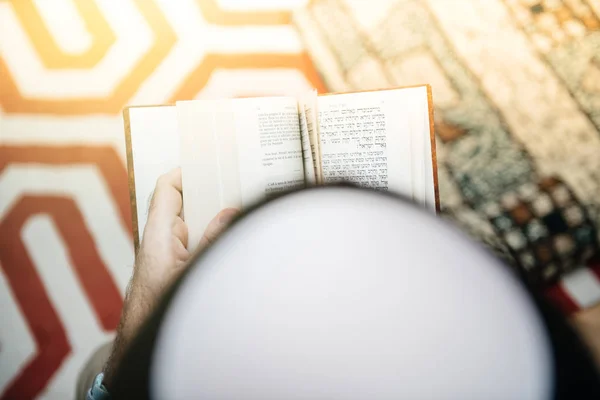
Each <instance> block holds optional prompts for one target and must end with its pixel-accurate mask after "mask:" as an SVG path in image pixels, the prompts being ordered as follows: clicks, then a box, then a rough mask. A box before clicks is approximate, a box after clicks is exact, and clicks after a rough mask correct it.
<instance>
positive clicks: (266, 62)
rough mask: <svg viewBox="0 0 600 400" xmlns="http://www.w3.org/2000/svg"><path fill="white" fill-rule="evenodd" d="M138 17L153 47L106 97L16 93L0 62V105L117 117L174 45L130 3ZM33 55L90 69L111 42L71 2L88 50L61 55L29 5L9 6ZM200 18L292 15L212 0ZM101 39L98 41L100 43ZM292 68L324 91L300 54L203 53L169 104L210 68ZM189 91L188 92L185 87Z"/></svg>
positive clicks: (234, 22) (280, 21)
mask: <svg viewBox="0 0 600 400" xmlns="http://www.w3.org/2000/svg"><path fill="white" fill-rule="evenodd" d="M134 1H135V4H136V6H137V8H138V9H139V11H140V13H141V15H142V16H143V17H144V19H145V20H146V22H147V23H148V26H149V27H150V29H151V30H152V33H153V38H154V43H153V45H152V47H151V48H150V50H149V51H148V52H147V53H146V54H144V56H143V57H142V59H141V60H139V61H138V63H137V64H136V65H135V66H134V67H133V68H132V69H131V70H130V71H129V72H128V73H127V74H126V76H125V77H124V78H123V79H122V80H121V81H120V82H119V83H118V84H117V86H116V87H115V89H114V90H113V92H112V93H111V95H110V96H108V97H106V98H85V97H84V98H74V99H55V98H30V97H25V96H23V95H22V94H21V92H20V91H19V88H18V87H17V85H16V83H15V80H14V78H13V77H12V75H11V72H10V70H9V68H8V66H7V65H6V63H5V61H4V60H3V59H2V57H0V86H2V88H3V90H2V91H0V106H2V108H3V109H4V110H5V112H7V113H20V114H23V113H24V114H55V115H85V114H95V113H100V114H119V113H120V112H121V110H122V109H123V108H124V107H125V106H126V105H127V103H128V101H129V100H130V99H131V98H132V97H133V95H134V94H135V93H136V92H137V90H138V89H139V88H140V86H141V85H142V83H143V82H144V81H145V80H146V79H147V78H148V77H149V76H150V75H151V74H152V72H153V71H154V70H155V69H156V67H157V66H158V65H159V64H160V63H161V62H162V61H163V60H164V59H165V58H166V57H167V55H168V54H169V52H170V50H171V49H172V48H173V46H174V45H175V43H176V41H177V37H176V35H175V32H174V31H173V29H172V28H171V26H170V25H169V23H168V22H167V20H166V19H165V17H164V15H162V13H161V10H160V9H159V8H158V7H157V6H156V4H155V3H154V2H153V1H151V0H134ZM11 4H12V6H13V8H14V9H15V11H16V14H17V16H18V17H19V20H20V22H21V24H22V25H23V27H24V28H25V31H26V32H27V34H28V36H29V37H30V39H31V41H32V43H33V44H34V47H35V49H36V52H37V53H38V54H39V56H40V57H41V58H42V61H43V62H44V64H45V65H49V66H51V67H52V68H89V67H92V66H94V65H95V64H96V63H97V62H98V61H99V60H100V59H101V58H102V56H103V55H104V54H105V53H106V51H107V50H108V48H109V47H110V46H111V45H112V44H113V43H114V35H113V33H112V31H111V30H110V27H109V26H108V25H107V24H106V20H105V19H104V18H103V17H102V15H101V13H100V11H99V10H98V8H97V6H95V5H94V3H93V1H91V0H86V1H85V2H81V1H79V2H76V4H77V5H78V10H79V12H80V14H81V16H82V17H83V18H84V21H85V23H86V26H87V27H88V29H89V30H90V33H91V34H92V37H93V38H94V39H93V45H92V46H91V47H90V48H89V49H88V50H87V51H86V52H84V53H82V54H77V55H69V54H64V53H63V52H62V51H61V50H60V49H59V48H58V46H57V45H56V43H55V42H54V40H53V39H52V37H51V35H50V34H49V32H48V30H47V28H46V27H45V25H44V23H43V20H42V19H41V17H40V15H39V14H38V13H37V11H36V10H35V7H34V5H33V3H32V2H31V0H27V1H24V2H14V3H11ZM197 4H198V6H199V8H200V10H201V12H202V15H203V17H204V18H205V19H206V20H207V21H208V22H209V23H212V24H215V25H222V26H240V25H241V26H243V25H256V26H273V25H289V24H290V23H291V14H290V12H287V11H273V12H268V11H260V12H246V11H244V12H237V11H225V10H222V9H221V8H220V7H219V6H218V4H217V2H216V0H197ZM100 38H101V39H100ZM242 68H257V69H272V68H289V69H297V70H299V71H300V72H302V73H303V74H304V76H305V77H306V79H307V81H308V82H310V83H311V85H313V87H315V88H316V89H317V90H318V91H319V92H324V91H325V87H324V85H323V83H322V80H321V79H320V77H319V75H318V73H317V71H316V70H315V68H314V66H313V64H312V62H311V60H310V59H309V57H308V56H307V55H306V54H305V53H300V54H294V53H292V54H281V53H274V54H271V53H269V54H243V55H241V54H233V55H230V54H207V55H205V57H204V58H203V59H202V60H201V62H200V64H199V65H198V66H197V67H196V68H195V69H194V70H193V71H192V72H191V73H190V74H189V75H188V76H187V77H185V78H184V80H183V82H182V84H181V85H180V88H179V89H178V90H176V93H175V94H174V95H172V96H171V99H170V101H173V100H181V99H190V98H193V97H194V96H195V95H196V94H197V93H198V92H199V91H200V90H201V89H202V88H203V87H204V85H205V84H206V82H207V81H208V79H209V78H210V75H211V74H212V72H213V71H214V70H215V69H242ZM190 82H191V83H192V86H190V87H188V84H189V83H190Z"/></svg>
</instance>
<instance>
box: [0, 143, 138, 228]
mask: <svg viewBox="0 0 600 400" xmlns="http://www.w3.org/2000/svg"><path fill="white" fill-rule="evenodd" d="M11 164H47V165H86V164H91V165H95V166H96V168H98V170H99V172H100V174H101V175H102V177H103V178H104V181H105V182H106V184H107V186H108V188H109V190H110V193H111V195H112V197H113V199H114V200H115V202H116V204H117V208H118V210H119V215H120V219H121V221H122V223H123V226H124V228H125V230H126V231H127V232H129V233H130V234H131V235H133V227H132V224H131V209H130V207H129V186H128V183H127V170H126V169H125V166H124V165H123V162H122V161H121V159H120V158H119V155H118V154H117V152H116V151H115V149H114V148H112V147H110V146H0V174H2V171H3V170H4V168H6V167H7V166H9V165H11Z"/></svg>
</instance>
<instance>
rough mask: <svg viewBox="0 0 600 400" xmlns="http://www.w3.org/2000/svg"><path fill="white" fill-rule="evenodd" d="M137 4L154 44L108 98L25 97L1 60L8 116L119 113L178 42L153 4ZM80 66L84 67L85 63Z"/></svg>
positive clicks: (2, 101)
mask: <svg viewBox="0 0 600 400" xmlns="http://www.w3.org/2000/svg"><path fill="white" fill-rule="evenodd" d="M134 3H135V5H136V6H137V8H138V10H139V12H140V14H141V15H142V16H143V17H144V19H145V20H146V22H147V23H148V26H149V27H150V29H151V30H152V34H153V37H154V38H155V40H154V43H153V45H152V47H151V48H150V50H149V51H148V52H147V53H146V54H144V55H143V56H142V58H141V59H140V60H139V61H138V62H137V63H136V65H135V66H134V67H133V68H132V69H131V71H129V72H128V73H127V74H126V75H125V77H124V79H123V80H122V81H121V82H120V83H119V84H118V85H117V87H116V88H115V89H114V90H113V92H112V94H111V95H110V96H109V97H107V98H81V99H68V100H64V99H35V98H27V97H24V96H22V95H21V93H20V92H19V88H18V87H17V86H16V84H15V82H14V80H13V78H12V76H11V74H10V71H9V70H8V67H7V66H6V64H5V62H4V60H3V59H2V58H1V57H0V86H1V87H2V91H0V105H1V106H2V107H3V108H4V110H5V111H6V112H8V113H27V114H57V115H83V114H95V113H102V114H118V113H120V112H121V110H122V109H123V107H125V105H126V104H127V102H128V101H129V99H130V98H131V97H132V96H133V95H134V94H135V92H136V91H137V90H138V89H139V87H140V86H141V84H142V83H143V82H144V81H145V80H146V79H147V78H148V77H149V76H150V75H151V74H152V72H153V71H154V69H155V68H156V67H157V66H158V65H159V64H160V63H161V62H162V61H163V59H164V58H165V57H166V56H167V54H168V53H169V51H171V48H172V47H173V45H174V44H175V42H176V41H177V37H176V35H175V32H174V31H173V29H172V28H171V26H170V25H169V24H168V22H167V20H166V19H165V17H164V15H163V14H162V12H161V10H160V9H159V8H158V6H157V5H156V4H155V3H154V2H153V1H151V0H134ZM96 11H97V9H96ZM37 36H39V32H36V37H37ZM34 43H35V41H34ZM93 56H94V54H90V55H89V56H88V58H87V59H86V60H87V61H85V63H87V64H90V63H91V61H92V60H93V58H92V57H93ZM80 62H81V63H83V62H84V61H80Z"/></svg>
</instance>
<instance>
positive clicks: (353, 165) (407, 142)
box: [318, 87, 433, 199]
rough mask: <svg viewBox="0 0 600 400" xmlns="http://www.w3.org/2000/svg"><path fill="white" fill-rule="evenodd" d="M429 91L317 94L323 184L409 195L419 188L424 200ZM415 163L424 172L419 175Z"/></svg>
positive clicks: (420, 89) (418, 190)
mask: <svg viewBox="0 0 600 400" xmlns="http://www.w3.org/2000/svg"><path fill="white" fill-rule="evenodd" d="M422 93H425V102H424V103H423V98H422V96H421V94H422ZM426 93H427V92H426V88H425V87H419V88H407V89H394V90H382V91H372V92H360V93H348V94H339V95H331V96H322V97H319V101H318V107H319V134H320V138H321V147H320V150H321V165H322V171H323V172H322V173H323V179H324V182H325V183H333V182H341V181H346V182H351V183H354V184H357V185H359V186H362V187H367V188H373V189H378V190H384V191H388V190H389V191H392V192H394V193H399V194H403V195H405V196H407V197H409V198H411V199H413V197H414V195H415V192H418V193H417V194H418V196H419V198H422V197H423V196H424V195H425V194H424V193H422V192H423V191H422V189H423V188H425V187H426V186H425V181H426V180H425V178H424V175H425V172H424V171H422V169H423V167H424V166H425V161H424V157H425V146H424V139H423V138H429V129H427V130H426V131H425V130H424V126H423V121H424V119H423V115H424V113H425V112H426V110H427V98H426ZM414 138H419V140H418V141H416V144H414V143H413V139H414ZM429 162H431V158H429ZM415 166H420V167H421V169H420V170H419V172H422V174H421V173H419V174H418V176H417V177H415V176H414V171H413V169H414V168H415ZM431 185H433V183H431Z"/></svg>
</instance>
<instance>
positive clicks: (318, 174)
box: [302, 90, 323, 184]
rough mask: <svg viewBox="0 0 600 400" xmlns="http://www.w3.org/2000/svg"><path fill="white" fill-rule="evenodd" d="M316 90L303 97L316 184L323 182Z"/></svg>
mask: <svg viewBox="0 0 600 400" xmlns="http://www.w3.org/2000/svg"><path fill="white" fill-rule="evenodd" d="M317 99H318V97H317V91H316V90H313V91H311V92H310V93H309V94H308V95H307V96H305V97H304V98H303V100H302V101H303V103H304V113H305V115H306V128H307V131H308V138H309V141H310V149H311V153H312V159H313V167H314V170H315V180H316V182H317V184H321V183H323V176H322V175H323V173H322V171H321V162H320V160H321V150H320V139H319V123H318V110H317Z"/></svg>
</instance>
